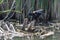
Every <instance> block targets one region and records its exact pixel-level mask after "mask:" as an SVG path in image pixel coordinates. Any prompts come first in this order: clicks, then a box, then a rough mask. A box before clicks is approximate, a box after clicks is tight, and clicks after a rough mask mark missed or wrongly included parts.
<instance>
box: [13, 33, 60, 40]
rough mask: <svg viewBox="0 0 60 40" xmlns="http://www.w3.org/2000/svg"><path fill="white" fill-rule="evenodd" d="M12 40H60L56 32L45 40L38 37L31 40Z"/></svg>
mask: <svg viewBox="0 0 60 40" xmlns="http://www.w3.org/2000/svg"><path fill="white" fill-rule="evenodd" d="M14 40H60V32H56V33H55V34H54V35H53V36H49V37H47V38H45V39H40V38H39V37H36V36H34V37H32V38H31V39H27V38H26V37H24V38H19V37H15V38H14Z"/></svg>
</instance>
